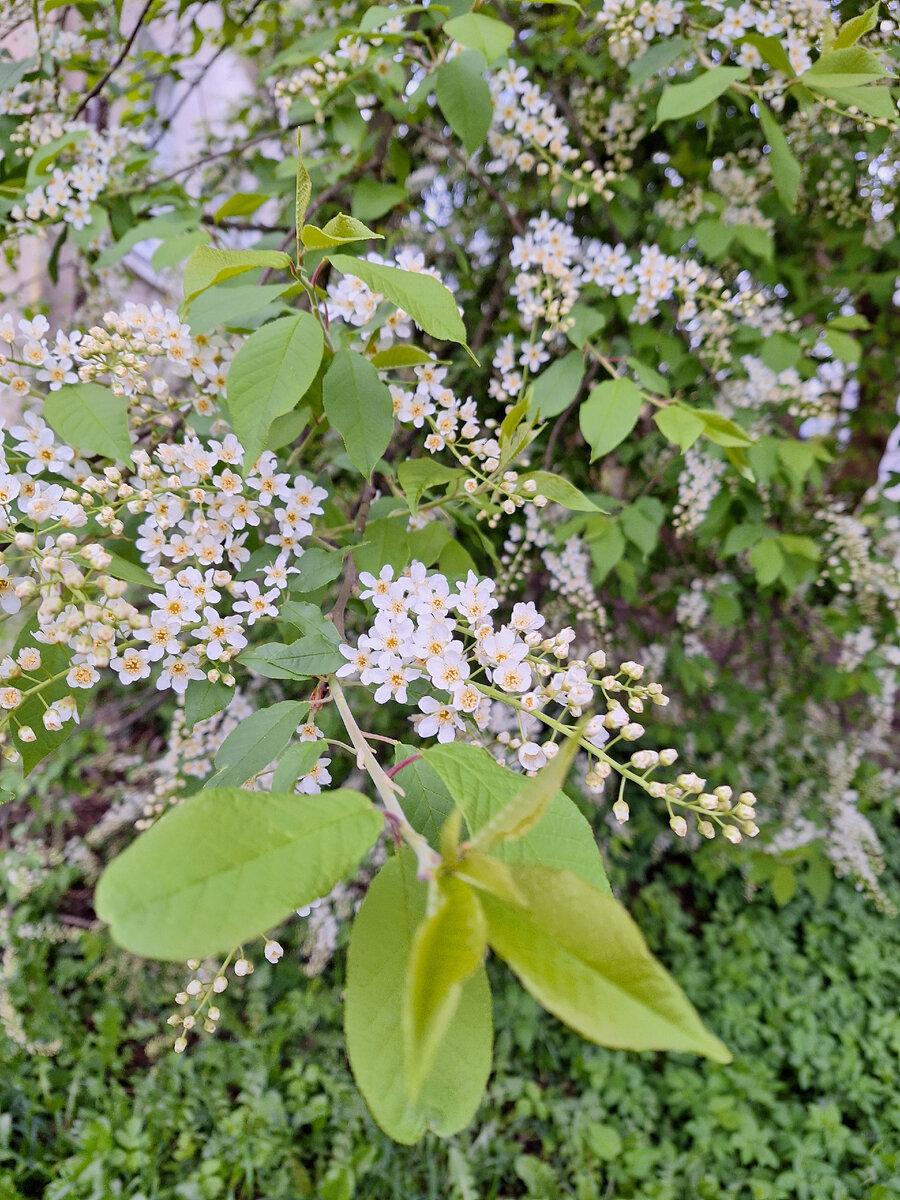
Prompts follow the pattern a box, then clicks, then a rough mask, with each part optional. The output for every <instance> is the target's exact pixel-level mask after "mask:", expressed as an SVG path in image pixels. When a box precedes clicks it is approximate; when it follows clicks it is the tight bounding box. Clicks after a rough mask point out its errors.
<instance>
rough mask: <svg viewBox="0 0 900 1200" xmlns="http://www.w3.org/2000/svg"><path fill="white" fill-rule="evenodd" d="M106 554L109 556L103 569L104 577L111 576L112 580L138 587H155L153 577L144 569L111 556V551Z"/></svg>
mask: <svg viewBox="0 0 900 1200" xmlns="http://www.w3.org/2000/svg"><path fill="white" fill-rule="evenodd" d="M107 554H108V555H109V556H110V562H109V563H107V565H106V566H105V567H104V568H103V572H104V574H105V575H112V577H113V579H124V580H125V582H126V583H134V584H137V585H138V586H139V587H147V588H148V587H155V586H156V585H155V584H154V582H153V576H152V575H151V574H150V572H149V571H147V570H146V569H145V568H144V567H141V566H139V565H138V564H137V563H133V562H129V560H128V559H127V558H122V557H121V556H120V555H118V554H113V553H112V551H111V550H107Z"/></svg>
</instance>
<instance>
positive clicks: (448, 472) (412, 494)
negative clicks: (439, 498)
mask: <svg viewBox="0 0 900 1200" xmlns="http://www.w3.org/2000/svg"><path fill="white" fill-rule="evenodd" d="M464 476H465V472H464V471H461V470H459V468H458V467H445V466H444V465H443V463H439V462H436V461H435V460H434V459H433V458H407V459H405V460H404V461H403V462H402V463H400V464H399V465H398V467H397V479H398V480H399V481H400V486H401V487H402V488H403V491H404V492H405V493H406V498H407V500H408V501H409V507H410V511H411V512H416V510H417V509H418V507H419V501H420V500H421V499H422V496H423V494H424V493H425V492H426V491H428V489H429V488H433V487H442V486H443V485H444V484H447V483H455V482H456V480H458V479H462V478H463V477H464Z"/></svg>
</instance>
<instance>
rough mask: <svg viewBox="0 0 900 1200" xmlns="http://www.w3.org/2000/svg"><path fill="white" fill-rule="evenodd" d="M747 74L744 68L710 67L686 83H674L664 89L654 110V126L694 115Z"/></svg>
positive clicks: (748, 73)
mask: <svg viewBox="0 0 900 1200" xmlns="http://www.w3.org/2000/svg"><path fill="white" fill-rule="evenodd" d="M749 75H750V71H749V69H748V68H747V67H713V68H712V70H710V71H704V72H703V73H702V74H701V75H698V76H697V77H696V79H692V80H691V81H690V83H676V84H673V85H671V86H669V87H667V88H666V89H665V91H664V92H663V94H662V95H661V96H660V98H659V105H658V107H657V109H656V124H657V125H661V124H662V123H663V121H678V120H680V119H681V118H682V117H689V116H691V115H692V114H693V113H697V112H699V111H700V109H701V108H706V106H707V104H712V102H713V101H714V100H718V98H719V97H720V96H721V95H722V94H723V93H724V92H727V91H728V89H729V88H730V87H731V85H732V84H734V83H743V81H744V80H745V79H747V78H748V77H749Z"/></svg>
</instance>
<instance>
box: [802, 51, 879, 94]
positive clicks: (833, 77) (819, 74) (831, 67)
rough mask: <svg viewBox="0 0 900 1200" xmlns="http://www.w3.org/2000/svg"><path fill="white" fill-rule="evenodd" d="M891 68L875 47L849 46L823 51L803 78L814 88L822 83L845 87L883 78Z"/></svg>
mask: <svg viewBox="0 0 900 1200" xmlns="http://www.w3.org/2000/svg"><path fill="white" fill-rule="evenodd" d="M888 74H890V72H889V71H888V70H887V68H886V67H885V65H884V63H883V62H882V61H881V59H880V58H879V57H878V55H877V54H875V53H874V51H872V50H864V49H863V47H862V46H848V47H846V48H845V49H843V50H827V51H825V53H824V54H820V55H819V57H818V58H817V59H816V61H815V62H814V63H813V65H812V66H811V67H810V68H809V70H807V71H804V72H803V74H802V75H801V76H800V80H801V81H802V82H803V83H804V84H805V85H806V86H807V87H808V88H812V90H813V91H815V90H816V88H819V87H825V88H835V89H839V90H843V89H844V88H848V87H861V86H862V85H863V84H866V83H874V82H875V81H876V80H877V79H884V78H885V77H886V76H887V75H888Z"/></svg>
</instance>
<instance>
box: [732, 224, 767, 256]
mask: <svg viewBox="0 0 900 1200" xmlns="http://www.w3.org/2000/svg"><path fill="white" fill-rule="evenodd" d="M731 228H732V231H733V232H734V236H735V237H736V238H737V240H738V241H739V242H743V244H744V245H745V246H746V247H747V249H748V250H749V251H750V253H751V254H755V255H756V256H757V258H761V259H763V260H764V261H765V262H768V263H770V262H771V261H772V258H773V256H774V254H775V243H774V241H773V240H772V235H771V233H769V231H768V230H767V229H760V228H759V227H758V226H756V225H732V227H731Z"/></svg>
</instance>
